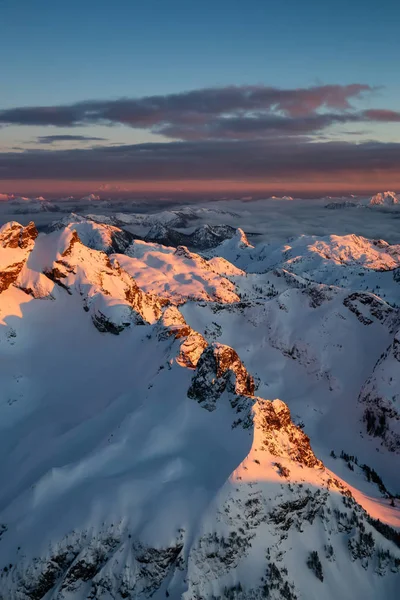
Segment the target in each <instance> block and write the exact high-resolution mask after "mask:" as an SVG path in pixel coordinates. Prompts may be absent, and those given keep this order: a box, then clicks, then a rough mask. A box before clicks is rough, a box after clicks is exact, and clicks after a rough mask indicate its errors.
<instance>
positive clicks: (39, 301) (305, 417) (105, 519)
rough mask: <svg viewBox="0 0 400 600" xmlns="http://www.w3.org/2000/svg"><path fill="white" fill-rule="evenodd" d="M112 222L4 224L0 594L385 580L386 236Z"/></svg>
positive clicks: (71, 598) (370, 596) (389, 422)
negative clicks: (263, 236) (136, 227)
mask: <svg viewBox="0 0 400 600" xmlns="http://www.w3.org/2000/svg"><path fill="white" fill-rule="evenodd" d="M120 221H121V219H119V218H118V223H119V222H120ZM116 223H117V221H113V222H110V221H109V222H107V223H101V222H99V221H98V220H93V219H90V218H89V219H88V218H86V217H80V216H77V215H72V216H69V217H66V218H65V220H62V221H60V222H58V224H55V225H53V226H52V227H50V228H49V229H48V230H47V232H46V233H45V232H42V233H39V234H38V231H37V229H36V227H35V225H34V223H30V224H29V225H28V226H26V227H23V226H22V225H20V224H18V223H16V222H11V223H8V224H7V225H4V226H3V227H2V228H0V353H1V358H2V360H1V361H0V381H1V388H2V395H1V404H0V410H1V420H0V423H1V425H0V426H1V428H2V432H1V436H0V449H1V456H2V457H3V460H2V461H1V463H0V474H1V481H2V488H1V490H0V599H1V600H11V599H12V600H14V599H15V600H89V599H91V600H119V599H122V598H125V599H126V598H128V599H146V598H150V597H151V598H154V599H156V600H157V599H161V598H166V597H169V598H171V599H172V600H178V599H180V598H182V599H184V600H208V599H216V598H220V599H237V600H250V599H252V600H255V599H258V598H260V599H261V598H271V599H272V600H275V599H276V600H278V599H281V598H286V599H287V600H295V599H298V600H301V599H304V600H306V599H307V600H320V599H321V598H324V599H326V600H336V599H337V598H339V597H340V598H342V599H343V600H350V599H351V600H354V599H355V600H361V599H363V600H364V599H367V600H376V599H382V600H383V599H385V600H394V599H395V598H397V597H398V585H399V569H400V549H399V545H400V534H399V529H400V509H399V507H400V500H399V498H398V493H399V484H400V480H399V470H398V468H397V466H398V460H399V449H400V448H399V435H400V431H399V429H398V423H399V420H400V417H399V412H400V409H399V398H400V378H399V360H400V358H399V357H400V354H399V344H400V342H399V334H398V331H399V327H400V311H399V308H398V304H399V302H398V297H399V290H400V288H399V286H400V277H399V275H398V273H399V268H400V246H396V245H389V244H387V243H386V242H385V241H383V240H368V239H366V238H362V237H359V236H353V235H350V236H342V237H340V236H327V237H322V238H318V237H316V236H301V237H299V238H296V239H293V240H290V241H287V242H286V243H284V244H279V243H274V244H258V245H256V246H253V245H252V244H250V243H249V241H248V240H247V238H246V235H245V234H244V232H243V231H242V230H237V231H236V232H235V233H234V235H233V236H232V237H231V238H230V239H224V241H223V242H222V243H221V244H220V245H219V246H218V247H216V248H214V249H207V250H204V251H203V253H202V255H200V254H198V253H195V252H193V251H190V250H188V248H187V247H186V246H184V245H180V246H178V247H177V248H175V247H171V246H165V245H162V244H160V243H155V242H146V241H143V240H137V239H133V236H132V235H131V236H129V235H127V236H126V237H124V236H125V233H126V234H127V233H128V232H124V231H122V230H121V229H120V227H119V225H118V224H116ZM175 226H176V225H175ZM206 233H207V235H208V232H206ZM206 237H207V236H206ZM225 237H227V236H225ZM396 300H397V302H396ZM278 398H279V399H278Z"/></svg>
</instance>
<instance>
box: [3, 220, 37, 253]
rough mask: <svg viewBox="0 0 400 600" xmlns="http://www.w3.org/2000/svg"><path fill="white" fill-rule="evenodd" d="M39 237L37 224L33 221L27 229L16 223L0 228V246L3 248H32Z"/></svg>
mask: <svg viewBox="0 0 400 600" xmlns="http://www.w3.org/2000/svg"><path fill="white" fill-rule="evenodd" d="M37 236H38V231H37V229H36V226H35V223H34V222H33V221H31V222H30V223H29V224H28V225H27V226H26V227H24V226H23V225H20V224H19V223H17V222H16V221H11V222H10V223H6V224H5V225H3V226H2V227H1V228H0V246H2V247H3V248H21V249H23V250H25V249H29V248H32V245H33V242H34V241H35V239H36V238H37Z"/></svg>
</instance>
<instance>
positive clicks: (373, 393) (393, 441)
mask: <svg viewBox="0 0 400 600" xmlns="http://www.w3.org/2000/svg"><path fill="white" fill-rule="evenodd" d="M399 378H400V332H397V334H396V335H395V337H394V339H393V342H392V344H391V345H390V346H389V348H387V350H386V352H384V353H383V354H382V356H381V357H380V359H379V360H378V362H377V363H376V365H375V367H374V370H373V372H372V375H371V376H370V377H369V379H368V380H367V381H366V383H365V385H364V386H363V388H362V390H361V392H360V395H359V398H358V400H359V402H361V403H362V405H363V406H364V407H365V408H364V414H363V421H364V424H365V426H366V429H367V432H368V433H369V434H370V435H371V436H374V437H376V438H380V439H381V440H382V444H383V445H384V446H386V448H388V450H390V451H391V452H400V390H399V383H400V380H399Z"/></svg>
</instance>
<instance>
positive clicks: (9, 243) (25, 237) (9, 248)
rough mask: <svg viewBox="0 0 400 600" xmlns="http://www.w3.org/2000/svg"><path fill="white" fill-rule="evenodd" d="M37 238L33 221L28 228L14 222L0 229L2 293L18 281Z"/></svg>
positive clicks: (0, 285)
mask: <svg viewBox="0 0 400 600" xmlns="http://www.w3.org/2000/svg"><path fill="white" fill-rule="evenodd" d="M37 236H38V232H37V229H36V227H35V224H34V223H33V221H31V222H30V223H29V224H28V225H27V226H26V227H24V226H23V225H20V224H19V223H17V222H16V221H12V222H10V223H6V224H5V225H3V226H2V227H1V228H0V252H1V256H0V293H1V292H3V291H4V290H6V289H7V288H9V287H10V285H11V284H13V283H15V282H16V281H17V279H18V276H19V274H20V272H21V271H22V269H23V267H24V265H25V263H26V261H27V259H28V256H29V253H30V252H31V250H32V248H33V246H34V243H35V239H36V238H37Z"/></svg>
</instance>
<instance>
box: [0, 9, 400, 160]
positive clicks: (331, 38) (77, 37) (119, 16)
mask: <svg viewBox="0 0 400 600" xmlns="http://www.w3.org/2000/svg"><path fill="white" fill-rule="evenodd" d="M399 23H400V3H398V2H394V1H393V0H382V1H381V2H376V1H372V0H364V1H363V2H361V1H360V0H352V1H350V2H345V1H344V0H336V1H335V2H333V1H331V0H328V1H325V2H322V1H320V2H316V1H310V0H306V1H303V2H299V1H296V0H282V1H280V2H277V1H274V2H271V1H269V0H247V1H245V0H242V1H236V0H214V1H209V0H203V1H201V2H200V1H199V2H195V1H193V0H192V1H188V0H186V1H183V0H145V1H144V0H141V1H137V0H130V1H128V0H125V1H122V0H112V1H111V0H107V1H105V0H97V1H94V0H80V1H77V0H69V1H61V0H60V1H54V0H53V1H51V0H34V1H33V0H0V56H2V57H3V59H4V60H2V64H1V67H0V77H1V91H0V110H2V109H3V110H5V109H13V108H16V107H25V106H58V105H65V104H73V103H76V102H81V101H88V100H101V99H103V100H115V99H118V98H141V97H148V96H152V95H169V94H172V93H180V92H183V91H186V90H198V89H203V88H210V87H211V88H212V87H224V86H229V85H236V86H240V85H244V84H249V85H264V86H273V87H277V88H285V89H296V88H307V87H310V86H321V85H326V84H335V85H348V84H353V83H361V84H368V85H370V86H379V89H377V90H373V91H371V92H370V93H369V94H367V95H364V96H362V97H360V98H358V97H355V98H354V99H353V101H352V105H353V107H354V108H359V109H364V110H365V109H370V108H379V109H386V110H392V111H397V110H399V108H400V76H399V56H400V36H399V29H398V27H399ZM68 132H69V133H71V131H70V128H69V127H62V128H60V127H54V126H52V125H48V126H45V127H43V126H37V125H34V126H32V125H31V126H27V125H26V124H24V123H21V124H18V125H16V124H7V126H3V127H2V128H1V129H0V150H3V152H5V151H7V152H9V151H11V150H13V149H14V148H16V147H17V148H25V149H27V148H30V149H31V150H32V148H33V147H34V146H35V144H34V143H33V142H34V141H35V140H36V139H37V138H38V137H40V136H43V135H56V134H67V133H68ZM330 132H331V134H332V139H333V138H335V139H336V138H339V137H340V138H342V139H346V140H348V139H349V136H355V137H353V139H357V141H365V140H367V139H371V138H373V139H376V140H380V141H383V142H391V143H396V142H397V141H399V133H400V125H399V124H398V123H397V122H396V123H395V124H393V122H389V123H388V122H383V121H380V122H379V123H368V126H367V127H366V126H365V125H364V123H353V124H352V126H351V128H350V129H349V127H348V126H347V124H345V125H340V124H336V125H334V127H333V128H331V129H330ZM73 133H74V134H84V135H88V136H92V137H104V138H105V140H104V142H101V143H119V144H134V143H143V142H147V141H155V142H157V141H163V139H164V138H163V137H162V136H161V137H160V136H159V135H158V134H154V132H150V131H149V130H146V129H143V128H141V129H136V128H132V127H127V126H125V125H121V124H117V125H114V126H113V127H110V126H106V125H103V124H101V123H91V124H87V123H86V124H85V125H84V126H81V125H75V126H74V129H73ZM169 141H170V140H169ZM73 145H74V144H72V142H71V143H69V142H68V143H66V142H65V141H64V142H63V143H62V144H61V147H62V148H66V147H68V148H71V147H73ZM58 147H59V143H58V142H56V143H54V144H52V148H54V149H57V148H58Z"/></svg>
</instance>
